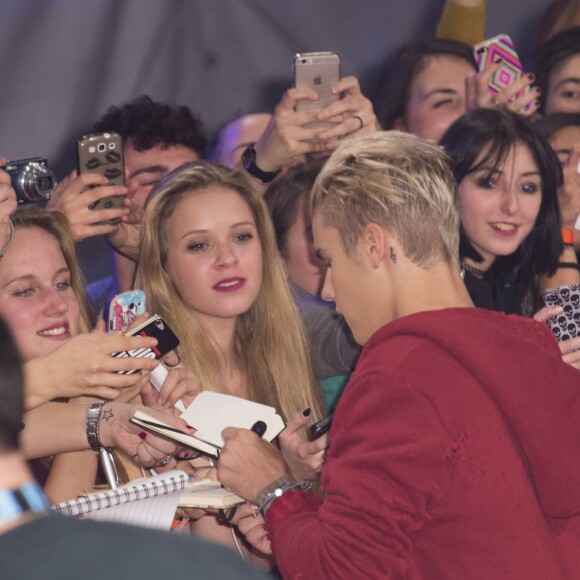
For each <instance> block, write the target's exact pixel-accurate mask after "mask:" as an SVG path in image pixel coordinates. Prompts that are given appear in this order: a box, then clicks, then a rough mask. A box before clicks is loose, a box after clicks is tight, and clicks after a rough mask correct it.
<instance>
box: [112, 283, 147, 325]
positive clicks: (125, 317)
mask: <svg viewBox="0 0 580 580" xmlns="http://www.w3.org/2000/svg"><path fill="white" fill-rule="evenodd" d="M146 311H147V299H146V297H145V292H144V291H143V290H129V291H128V292H122V293H121V294H117V295H116V296H114V297H113V298H112V299H111V300H110V302H109V305H108V308H107V309H106V313H107V330H108V331H109V332H123V333H125V332H127V328H129V326H130V325H131V324H132V323H133V322H134V321H135V319H136V318H137V317H138V316H141V314H143V313H145V312H146Z"/></svg>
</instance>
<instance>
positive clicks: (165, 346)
mask: <svg viewBox="0 0 580 580" xmlns="http://www.w3.org/2000/svg"><path fill="white" fill-rule="evenodd" d="M137 335H140V336H151V337H153V338H156V339H157V346H154V347H151V348H139V349H136V350H124V351H122V352H115V353H113V356H114V357H117V358H119V357H127V356H131V357H136V358H161V357H162V356H165V355H166V354H167V353H168V352H169V351H171V350H174V349H176V348H177V347H178V346H179V339H178V338H177V336H175V333H174V332H173V330H171V328H170V327H169V325H168V324H167V322H165V320H163V319H162V318H161V317H160V316H158V315H157V314H156V315H154V316H152V317H151V318H149V319H148V320H146V321H145V322H144V323H143V324H140V325H139V326H137V327H136V328H134V329H133V330H131V331H129V332H128V333H127V336H137ZM136 372H137V371H136V370H133V371H119V374H120V375H130V374H132V373H136Z"/></svg>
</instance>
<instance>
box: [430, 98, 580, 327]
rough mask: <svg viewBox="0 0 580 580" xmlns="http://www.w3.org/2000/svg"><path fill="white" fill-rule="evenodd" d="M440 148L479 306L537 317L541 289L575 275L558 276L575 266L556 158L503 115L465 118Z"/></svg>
mask: <svg viewBox="0 0 580 580" xmlns="http://www.w3.org/2000/svg"><path fill="white" fill-rule="evenodd" d="M440 143H441V145H442V146H443V147H444V149H445V150H446V152H447V154H448V155H449V158H450V164H451V168H452V170H453V173H454V175H455V178H456V180H457V183H458V190H457V191H458V200H459V206H460V215H461V241H460V244H461V245H460V255H461V260H462V266H463V269H464V271H465V282H466V285H467V288H468V290H469V292H470V294H471V297H472V299H473V301H474V303H475V305H476V306H480V307H483V308H488V309H491V310H498V311H502V312H505V313H508V314H509V313H515V314H520V315H524V316H532V315H533V314H534V313H535V312H536V311H537V310H538V297H539V292H540V289H541V288H542V287H546V286H557V285H559V284H562V283H571V280H570V279H565V280H564V279H563V277H565V276H567V275H569V274H570V273H572V274H573V275H574V276H577V274H578V271H577V269H576V270H575V269H569V270H568V269H565V268H559V264H561V263H563V262H564V263H570V262H572V263H574V262H576V259H575V255H574V251H573V248H568V247H567V244H568V242H569V240H564V244H563V240H562V233H561V229H560V215H559V210H558V197H557V191H558V187H559V186H560V184H561V181H562V173H561V169H560V164H559V163H558V159H557V157H556V155H555V154H554V152H553V150H552V148H551V147H550V145H549V144H548V142H547V141H546V140H545V139H544V138H543V137H542V136H541V134H540V133H539V132H538V130H537V129H536V128H535V127H534V126H533V125H532V124H531V123H530V122H528V121H527V120H526V119H524V118H523V117H521V116H519V115H516V114H514V113H511V112H510V111H507V110H505V109H477V110H475V111H471V112H469V113H467V114H466V115H464V116H463V117H462V118H460V119H459V120H457V121H456V122H455V123H454V124H453V125H452V126H451V127H450V128H449V130H448V131H447V132H446V133H445V135H444V136H443V139H442V140H441V141H440ZM556 272H558V276H556V277H554V276H555V274H556Z"/></svg>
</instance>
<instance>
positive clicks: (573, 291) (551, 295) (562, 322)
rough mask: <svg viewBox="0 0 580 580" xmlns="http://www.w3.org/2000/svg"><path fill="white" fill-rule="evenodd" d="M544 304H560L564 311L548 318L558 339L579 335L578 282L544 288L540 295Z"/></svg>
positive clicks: (579, 291)
mask: <svg viewBox="0 0 580 580" xmlns="http://www.w3.org/2000/svg"><path fill="white" fill-rule="evenodd" d="M542 298H543V300H544V304H545V305H546V306H560V307H561V308H563V309H564V311H563V312H562V313H561V314H559V315H558V316H553V317H552V318H550V319H549V320H548V324H549V325H550V329H551V330H552V332H553V333H554V336H555V337H556V338H557V339H558V341H560V342H562V341H564V340H570V339H571V338H576V337H577V336H580V284H570V285H568V286H560V287H558V288H550V289H549V290H546V291H545V292H544V294H543V296H542Z"/></svg>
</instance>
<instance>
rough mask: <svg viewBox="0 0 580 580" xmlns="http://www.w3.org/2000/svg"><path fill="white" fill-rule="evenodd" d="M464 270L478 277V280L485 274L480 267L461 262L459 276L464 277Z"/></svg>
mask: <svg viewBox="0 0 580 580" xmlns="http://www.w3.org/2000/svg"><path fill="white" fill-rule="evenodd" d="M465 272H469V273H470V274H471V275H472V276H475V277H476V278H479V279H480V280H483V277H484V276H485V270H481V269H480V268H475V267H474V266H470V265H469V264H466V263H465V262H463V261H462V262H461V277H462V278H465Z"/></svg>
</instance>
